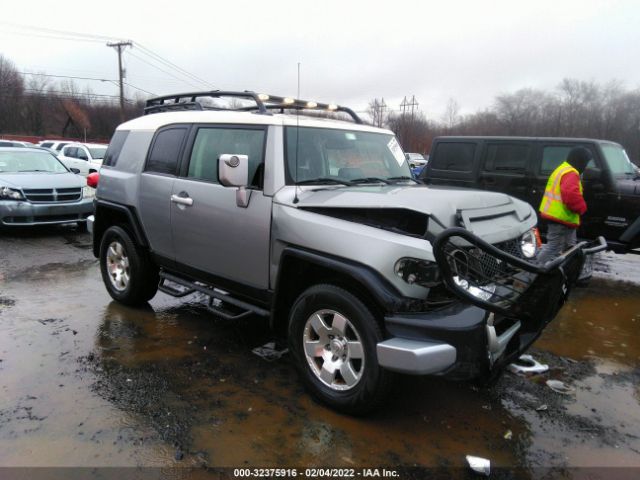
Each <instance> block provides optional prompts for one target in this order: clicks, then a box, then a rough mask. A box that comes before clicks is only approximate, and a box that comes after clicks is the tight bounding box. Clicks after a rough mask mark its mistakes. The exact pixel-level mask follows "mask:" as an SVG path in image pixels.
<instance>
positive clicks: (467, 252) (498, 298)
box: [433, 228, 606, 373]
mask: <svg viewBox="0 0 640 480" xmlns="http://www.w3.org/2000/svg"><path fill="white" fill-rule="evenodd" d="M605 248H606V242H605V241H604V239H603V238H602V237H600V238H599V239H598V242H597V245H595V246H592V245H589V244H588V243H587V242H582V243H579V244H577V245H576V246H574V247H573V248H571V249H570V250H568V251H567V252H565V253H564V254H562V255H561V256H560V257H558V258H556V259H554V260H552V261H550V262H548V263H546V264H544V265H538V264H535V263H532V262H530V261H527V260H525V259H523V258H521V257H519V256H516V255H514V254H512V253H509V252H508V251H505V250H501V249H499V248H497V247H496V246H494V245H491V244H489V243H487V242H485V241H483V240H482V239H480V238H479V237H477V236H475V235H474V234H472V233H471V232H469V231H468V230H466V229H463V228H450V229H447V230H445V231H444V232H442V233H440V234H439V235H438V236H437V237H436V239H435V240H434V242H433V251H434V256H435V259H436V262H437V264H438V267H439V269H440V275H441V279H442V281H443V282H444V284H445V285H446V286H447V287H448V289H449V290H450V291H451V292H452V293H454V294H455V295H456V296H457V297H459V298H460V299H462V300H463V301H464V302H466V303H468V304H472V305H475V306H476V307H479V308H481V309H482V310H485V311H487V312H489V313H488V315H487V316H486V322H485V323H486V324H485V330H486V344H487V352H486V355H487V361H488V365H487V366H488V368H487V369H485V370H486V371H487V373H489V372H491V371H496V370H499V368H500V367H501V366H504V365H505V364H507V363H509V362H511V361H512V360H513V359H514V358H516V357H517V356H519V355H520V354H521V353H522V352H523V351H525V350H526V349H527V348H528V347H529V346H530V345H531V344H532V343H533V342H534V341H535V340H536V339H537V338H538V336H539V335H540V334H541V333H542V330H543V329H544V327H545V326H546V325H547V324H548V323H549V322H550V321H551V320H553V319H554V318H555V316H556V314H557V313H558V311H559V310H560V308H561V307H562V305H563V304H564V303H565V301H566V300H567V298H568V296H569V294H570V292H571V289H572V288H573V286H574V285H575V283H576V281H577V280H578V277H579V276H580V272H581V270H582V267H583V264H584V263H585V259H586V257H587V256H588V255H591V254H593V253H596V252H599V251H602V250H604V249H605Z"/></svg>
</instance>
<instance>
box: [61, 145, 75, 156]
mask: <svg viewBox="0 0 640 480" xmlns="http://www.w3.org/2000/svg"><path fill="white" fill-rule="evenodd" d="M62 155H64V156H65V157H69V158H77V156H78V149H77V148H76V147H67V148H65V149H64V150H63V151H62Z"/></svg>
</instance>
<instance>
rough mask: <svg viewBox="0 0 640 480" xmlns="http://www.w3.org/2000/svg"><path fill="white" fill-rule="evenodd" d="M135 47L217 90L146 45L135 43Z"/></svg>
mask: <svg viewBox="0 0 640 480" xmlns="http://www.w3.org/2000/svg"><path fill="white" fill-rule="evenodd" d="M134 45H136V46H137V47H138V48H139V49H140V50H141V52H142V53H144V54H146V55H147V56H150V57H152V58H155V59H156V61H159V62H162V63H164V64H165V65H167V66H169V67H172V68H174V69H175V70H177V71H179V72H181V73H182V74H183V75H187V76H189V77H190V78H192V79H193V80H196V81H198V82H200V83H202V84H203V85H206V86H207V87H208V88H215V85H213V84H212V83H210V82H208V81H206V80H203V79H202V78H200V77H198V76H196V75H194V74H192V73H190V72H188V71H186V70H185V69H184V68H182V67H179V66H178V65H176V64H175V63H173V62H171V61H169V60H167V59H165V58H163V57H161V56H160V55H158V54H157V53H155V52H153V51H151V50H150V49H148V48H147V47H145V46H144V45H142V44H140V43H139V42H134Z"/></svg>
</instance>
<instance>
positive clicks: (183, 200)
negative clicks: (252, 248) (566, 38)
mask: <svg viewBox="0 0 640 480" xmlns="http://www.w3.org/2000/svg"><path fill="white" fill-rule="evenodd" d="M171 201H172V202H173V203H177V204H178V205H186V206H187V207H190V206H191V205H193V198H190V197H180V196H178V195H171Z"/></svg>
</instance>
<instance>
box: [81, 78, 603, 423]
mask: <svg viewBox="0 0 640 480" xmlns="http://www.w3.org/2000/svg"><path fill="white" fill-rule="evenodd" d="M229 99H231V100H232V101H231V106H229V105H228V103H227V104H225V103H224V102H225V101H228V100H229ZM329 112H333V113H335V112H342V114H343V115H345V116H347V117H351V118H350V121H339V120H332V119H327V118H326V117H327V113H329ZM535 224H536V213H535V211H534V210H533V209H532V208H531V207H530V206H529V205H527V204H526V203H524V202H521V201H519V200H516V199H514V198H511V197H509V196H507V195H504V194H500V193H491V192H484V191H483V192H481V191H472V190H463V189H454V188H439V187H428V186H426V185H423V184H422V183H420V182H418V181H416V180H414V179H413V178H412V177H411V173H410V171H409V165H408V163H407V161H406V159H405V155H404V153H403V152H402V149H401V147H400V145H399V144H398V141H397V140H396V138H395V136H394V134H393V133H392V132H391V131H388V130H384V129H380V128H374V127H371V126H367V125H364V124H363V122H362V121H361V120H360V118H358V116H357V115H356V114H355V113H354V112H353V111H352V110H350V109H348V108H346V107H341V106H337V105H325V104H320V103H316V102H307V101H302V100H297V99H290V98H282V97H274V96H268V95H263V94H260V95H258V94H255V93H253V92H221V91H214V92H204V93H189V94H182V95H174V96H170V97H160V98H155V99H152V100H149V101H148V102H147V107H146V109H145V115H144V116H142V117H140V118H137V119H134V120H132V121H129V122H127V123H124V124H123V125H121V126H120V127H118V129H117V131H116V133H115V135H114V137H113V139H112V141H111V143H110V145H109V149H108V151H107V153H106V156H105V159H104V163H103V167H102V170H101V172H100V181H99V186H98V190H97V199H96V214H95V220H94V221H91V222H90V229H91V230H92V232H93V246H94V247H93V248H94V254H95V255H96V257H98V258H99V259H100V266H101V270H102V277H103V280H104V284H105V286H106V288H107V290H108V291H109V294H110V295H111V296H112V297H113V298H114V299H116V300H117V301H120V302H122V303H125V304H128V305H135V304H140V303H144V302H146V301H148V300H149V299H151V298H152V297H153V296H154V295H155V294H156V292H157V290H158V289H160V290H161V291H163V292H165V293H167V294H170V295H174V296H178V297H180V296H184V295H188V294H190V293H193V292H202V293H205V294H206V295H208V296H209V299H210V301H209V304H208V306H209V308H210V310H212V311H213V312H214V313H215V314H216V315H219V316H221V317H223V318H226V319H238V318H241V317H245V316H248V315H260V316H264V317H268V318H269V319H270V323H271V325H272V327H273V329H274V330H275V331H276V333H277V334H281V335H285V336H287V338H288V343H289V348H290V352H291V356H292V359H293V362H294V363H295V365H296V368H297V369H298V371H299V373H300V376H301V378H302V380H303V382H304V384H305V385H306V387H307V388H308V390H309V391H310V392H311V393H312V394H313V395H315V396H316V397H317V398H318V399H320V400H321V401H323V402H325V403H326V404H328V405H330V406H331V407H333V408H335V409H337V410H340V411H343V412H348V413H364V412H366V411H369V410H371V409H373V408H376V407H377V406H379V405H380V404H381V403H382V402H383V400H384V398H385V395H386V394H387V393H388V392H389V391H390V389H391V386H392V380H393V377H394V375H395V374H396V373H397V372H400V373H404V374H415V375H426V374H435V375H447V376H449V377H454V378H474V377H481V378H486V379H489V378H491V377H492V376H494V375H496V373H497V372H499V371H500V370H501V367H503V366H504V365H506V364H507V363H509V362H510V361H511V360H512V359H513V358H515V357H516V356H518V355H520V354H521V352H523V351H524V350H525V349H526V348H527V347H528V346H529V345H531V343H532V342H533V341H534V340H535V339H536V338H537V337H538V335H539V334H540V333H541V331H542V329H543V328H544V326H545V325H546V324H547V323H548V322H549V321H550V320H552V319H553V317H554V316H555V315H556V313H557V311H558V310H559V308H560V307H561V306H562V304H563V302H564V301H565V299H566V297H567V295H568V293H569V290H570V289H571V287H572V285H573V284H574V282H575V280H576V277H577V275H578V272H579V271H580V269H581V267H582V264H583V262H584V258H585V254H589V253H591V252H593V251H595V250H599V249H601V248H602V245H600V246H596V247H592V248H591V250H589V249H588V248H587V246H586V245H585V244H580V245H578V246H576V247H575V248H573V249H572V250H570V251H569V252H566V253H565V254H564V255H563V256H562V257H560V258H558V259H557V260H554V261H553V262H550V263H548V264H546V265H542V266H540V265H536V264H535V263H534V262H533V258H534V256H535V252H536V237H535V235H534V233H533V231H532V229H533V228H534V227H535Z"/></svg>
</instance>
